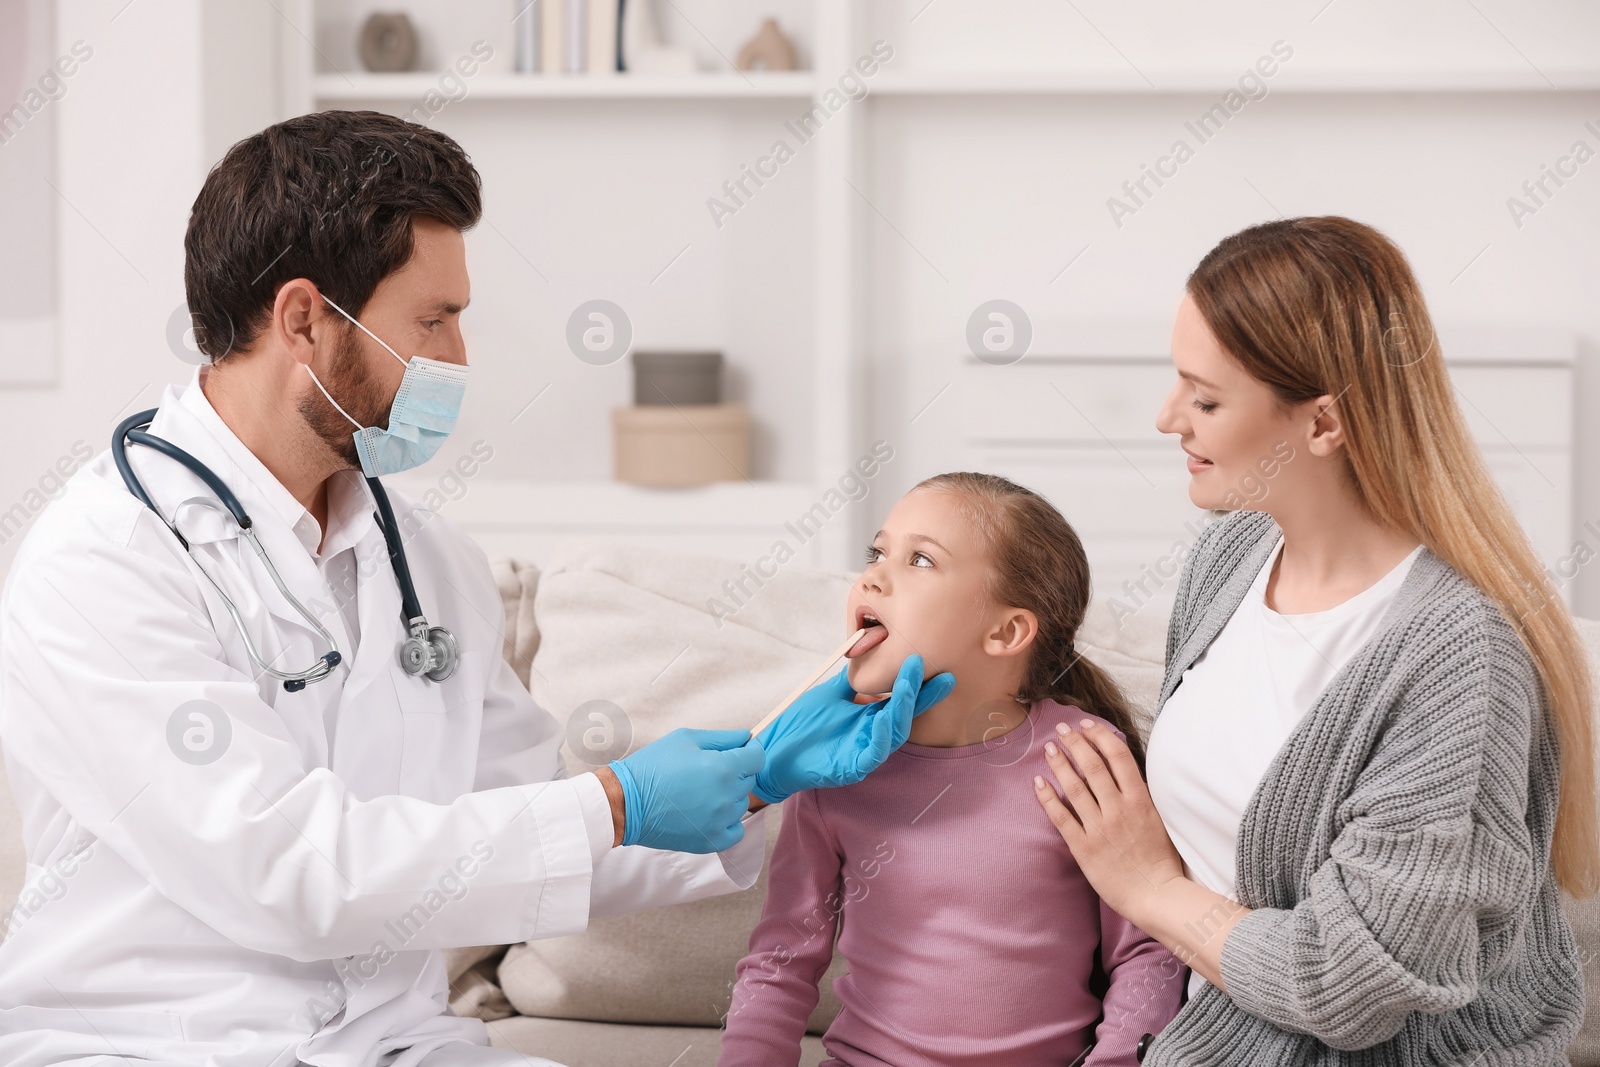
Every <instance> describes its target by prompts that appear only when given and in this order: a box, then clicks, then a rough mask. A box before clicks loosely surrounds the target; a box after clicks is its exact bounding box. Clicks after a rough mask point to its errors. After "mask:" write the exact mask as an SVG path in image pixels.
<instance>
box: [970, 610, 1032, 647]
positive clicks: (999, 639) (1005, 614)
mask: <svg viewBox="0 0 1600 1067" xmlns="http://www.w3.org/2000/svg"><path fill="white" fill-rule="evenodd" d="M1038 633H1039V617H1038V616H1037V615H1035V614H1034V613H1033V612H1031V611H1029V610H1028V609H1027V608H1002V609H1000V612H999V613H998V615H997V618H996V621H995V624H994V626H993V627H992V628H991V629H990V630H989V632H988V633H987V634H985V635H984V638H983V651H984V652H985V653H987V654H988V655H991V656H1016V655H1020V654H1021V653H1022V652H1024V651H1026V650H1027V648H1028V646H1029V645H1031V644H1033V639H1034V637H1036V636H1037V635H1038Z"/></svg>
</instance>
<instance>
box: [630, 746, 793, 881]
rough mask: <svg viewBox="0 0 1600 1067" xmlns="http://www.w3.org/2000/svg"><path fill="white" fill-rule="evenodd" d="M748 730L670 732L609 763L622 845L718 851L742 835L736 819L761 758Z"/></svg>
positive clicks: (743, 809)
mask: <svg viewBox="0 0 1600 1067" xmlns="http://www.w3.org/2000/svg"><path fill="white" fill-rule="evenodd" d="M749 740H750V731H749V730H687V729H678V730H674V731H672V732H671V733H670V734H668V735H667V736H665V737H663V738H662V739H661V740H659V741H656V742H653V743H651V744H648V745H646V746H644V747H643V748H641V749H640V750H639V751H637V752H635V753H633V754H631V755H629V756H626V757H624V758H623V759H620V760H612V761H611V769H612V770H613V771H614V772H616V775H617V781H618V782H620V783H621V784H622V798H623V807H624V815H623V822H622V843H623V844H624V845H645V846H648V847H649V848H663V849H671V850H672V851H675V852H721V851H722V850H723V849H725V848H732V847H733V846H734V845H736V844H738V843H739V841H740V839H741V838H743V837H744V824H743V823H741V822H740V821H739V820H740V818H741V817H742V816H743V815H744V813H745V812H746V811H748V810H749V809H750V793H751V790H752V787H753V786H754V785H755V779H756V772H758V771H760V770H761V766H762V763H763V761H764V754H763V752H762V749H761V746H760V745H759V744H756V745H751V744H747V742H748V741H749Z"/></svg>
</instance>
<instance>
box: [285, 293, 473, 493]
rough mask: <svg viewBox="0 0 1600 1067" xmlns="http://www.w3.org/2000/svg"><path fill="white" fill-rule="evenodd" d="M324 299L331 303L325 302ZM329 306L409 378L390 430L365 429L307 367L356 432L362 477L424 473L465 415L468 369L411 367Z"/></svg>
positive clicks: (418, 362)
mask: <svg viewBox="0 0 1600 1067" xmlns="http://www.w3.org/2000/svg"><path fill="white" fill-rule="evenodd" d="M322 299H324V300H328V298H327V297H326V296H324V297H323V298H322ZM328 306H329V307H331V308H333V310H335V311H337V312H338V313H339V314H341V315H343V316H344V317H345V318H347V319H349V320H350V321H351V322H354V323H355V324H356V325H357V326H358V327H360V329H361V332H363V333H365V334H366V335H367V336H368V337H370V338H372V339H373V340H374V341H377V342H378V343H379V344H380V345H383V347H384V349H385V350H386V351H387V352H388V353H389V354H390V355H391V356H393V357H394V358H395V359H398V360H400V362H401V363H403V364H405V368H406V373H405V377H403V378H401V379H400V389H399V390H398V391H397V392H396V393H395V394H394V403H393V404H392V405H390V407H389V428H388V429H386V430H385V429H380V428H379V427H377V426H363V425H361V424H360V423H359V422H357V421H356V420H355V419H351V418H350V413H349V412H348V411H346V410H345V409H344V408H341V407H339V402H338V401H337V400H335V399H333V397H331V396H328V390H327V389H324V388H323V386H322V382H321V381H319V380H318V378H317V374H316V372H315V371H313V370H311V367H310V366H309V365H308V366H307V367H306V370H307V372H309V373H310V374H311V380H312V381H314V382H316V383H317V388H318V389H322V395H323V396H326V397H328V403H330V404H332V405H333V406H334V407H335V408H337V409H338V412H339V414H341V415H343V416H344V417H345V418H347V419H350V424H351V425H352V426H354V427H355V428H356V432H355V433H354V434H352V435H351V436H352V437H354V438H355V441H356V455H357V456H359V457H360V458H361V472H362V473H363V474H365V475H366V476H367V477H368V478H377V477H379V476H381V475H385V474H398V473H399V472H401V471H407V470H410V469H411V468H413V467H420V466H421V465H422V464H424V463H426V462H428V460H430V459H432V458H433V455H434V453H435V452H438V451H439V446H440V445H442V444H444V440H445V438H446V437H449V436H450V431H451V430H453V429H455V425H456V416H458V415H459V414H460V413H461V400H462V398H463V397H464V396H466V392H467V368H466V367H464V366H461V365H460V364H457V363H442V362H440V361H439V360H436V359H423V358H422V357H421V356H413V357H412V358H411V359H410V360H409V361H407V360H405V359H403V358H402V357H401V355H400V353H398V352H396V351H395V350H394V349H392V348H390V347H389V346H388V345H386V344H383V339H382V338H380V337H379V336H378V335H377V334H375V333H373V332H372V331H371V330H369V329H367V328H366V327H365V326H362V325H361V323H359V322H356V320H355V318H354V317H353V316H352V315H351V314H350V313H349V312H348V311H346V310H345V309H344V308H342V307H340V306H339V305H338V304H335V303H334V302H333V301H332V300H328Z"/></svg>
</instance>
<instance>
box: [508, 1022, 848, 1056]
mask: <svg viewBox="0 0 1600 1067" xmlns="http://www.w3.org/2000/svg"><path fill="white" fill-rule="evenodd" d="M489 1044H491V1045H493V1046H495V1047H496V1048H509V1049H515V1050H516V1051H518V1052H521V1053H522V1054H523V1055H525V1056H530V1057H533V1056H539V1057H544V1058H545V1059H547V1060H554V1061H556V1062H557V1063H561V1064H565V1065H566V1067H716V1063H717V1058H718V1056H719V1055H720V1054H721V1052H722V1031H721V1030H719V1029H717V1028H715V1027H709V1026H629V1025H626V1024H623V1023H590V1022H580V1021H577V1020H572V1019H532V1018H526V1017H523V1016H517V1017H516V1018H512V1019H506V1020H505V1021H503V1022H492V1023H490V1024H489ZM827 1058H828V1054H827V1052H826V1051H824V1050H823V1047H822V1039H821V1038H820V1037H814V1036H807V1037H804V1038H801V1040H800V1062H799V1067H817V1065H818V1064H820V1063H821V1062H822V1061H823V1060H825V1059H827ZM541 1062H543V1061H541Z"/></svg>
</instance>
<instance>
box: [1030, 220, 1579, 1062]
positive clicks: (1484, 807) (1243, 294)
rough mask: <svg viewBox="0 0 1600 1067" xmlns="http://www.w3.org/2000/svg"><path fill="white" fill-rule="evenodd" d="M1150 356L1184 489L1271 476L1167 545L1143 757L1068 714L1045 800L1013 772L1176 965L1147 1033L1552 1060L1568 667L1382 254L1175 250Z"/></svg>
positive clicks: (1428, 345)
mask: <svg viewBox="0 0 1600 1067" xmlns="http://www.w3.org/2000/svg"><path fill="white" fill-rule="evenodd" d="M1172 357H1173V362H1174V363H1175V364H1176V367H1177V371H1178V376H1179V380H1178V383H1177V384H1176V385H1175V386H1174V388H1173V390H1172V393H1171V394H1170V395H1169V396H1168V398H1167V400H1166V403H1165V404H1164V406H1163V407H1162V409H1161V412H1160V415H1159V417H1158V418H1157V423H1156V424H1157V426H1158V428H1159V429H1161V430H1162V432H1164V433H1174V434H1178V435H1179V437H1180V440H1181V442H1182V445H1183V449H1184V451H1185V452H1187V453H1188V454H1189V470H1190V473H1191V476H1192V477H1191V481H1190V489H1189V495H1190V497H1191V499H1193V501H1194V502H1195V503H1196V504H1197V505H1199V506H1201V507H1207V508H1223V507H1225V506H1233V504H1232V503H1231V501H1230V502H1229V503H1228V504H1226V505H1225V503H1224V501H1225V500H1228V499H1229V498H1230V497H1231V496H1233V494H1234V493H1235V492H1237V491H1239V488H1240V485H1241V482H1243V483H1244V484H1245V485H1249V484H1251V483H1250V482H1249V481H1248V479H1250V478H1252V477H1254V478H1256V479H1257V481H1258V483H1259V484H1264V485H1266V487H1267V491H1266V494H1265V495H1264V496H1262V497H1260V499H1259V500H1257V501H1256V502H1255V503H1254V504H1253V505H1251V510H1245V511H1239V512H1235V513H1233V514H1231V515H1228V516H1227V517H1225V518H1223V519H1221V520H1219V521H1217V522H1215V523H1213V524H1211V525H1210V526H1208V527H1207V528H1206V530H1205V531H1204V532H1203V533H1202V534H1201V535H1200V537H1199V538H1198V540H1197V541H1196V543H1195V545H1194V546H1193V549H1192V550H1191V552H1190V553H1189V555H1188V557H1187V559H1186V560H1185V563H1184V570H1183V574H1182V577H1181V578H1180V580H1179V586H1178V593H1177V601H1176V605H1175V607H1174V611H1173V615H1172V622H1171V625H1170V628H1169V630H1168V633H1167V667H1166V677H1165V680H1164V681H1163V683H1162V687H1161V696H1160V700H1159V702H1158V705H1159V707H1158V712H1157V716H1158V717H1157V720H1156V723H1155V726H1154V728H1153V731H1152V733H1151V736H1150V743H1149V755H1148V758H1147V765H1146V770H1147V773H1148V775H1149V786H1148V787H1147V786H1146V784H1145V781H1144V779H1143V778H1141V776H1140V773H1139V768H1138V766H1137V765H1136V763H1135V761H1134V759H1133V758H1132V756H1131V755H1130V754H1129V752H1128V750H1127V749H1126V748H1125V747H1124V746H1123V745H1122V744H1120V743H1119V742H1118V741H1117V740H1116V738H1114V737H1111V736H1107V733H1106V731H1105V730H1104V729H1103V728H1095V727H1093V726H1090V725H1088V724H1087V723H1086V724H1085V727H1084V729H1083V730H1082V731H1081V732H1080V731H1068V732H1067V733H1066V734H1064V735H1063V738H1062V749H1057V748H1056V747H1055V746H1054V745H1051V746H1047V755H1046V759H1047V762H1048V771H1049V773H1051V774H1052V775H1053V776H1054V777H1055V779H1056V781H1057V782H1058V783H1059V784H1060V786H1061V791H1062V796H1063V797H1064V798H1065V803H1063V802H1062V799H1061V798H1059V797H1058V796H1057V794H1056V791H1055V789H1054V788H1053V787H1052V786H1050V785H1048V784H1047V783H1046V781H1045V779H1044V778H1043V777H1040V778H1038V779H1036V781H1035V786H1036V788H1037V791H1038V799H1039V802H1040V804H1041V805H1042V806H1043V807H1044V809H1045V810H1046V812H1047V813H1048V814H1049V815H1050V817H1051V820H1052V821H1053V822H1054V823H1055V825H1056V827H1057V828H1058V829H1059V830H1060V831H1061V835H1062V837H1063V838H1065V839H1066V841H1067V843H1068V845H1069V846H1071V848H1072V851H1073V853H1074V855H1075V856H1076V857H1077V859H1078V862H1079V864H1080V865H1081V866H1082V868H1083V870H1084V872H1085V874H1086V875H1087V876H1088V878H1089V880H1090V882H1091V883H1093V885H1094V887H1095V888H1096V889H1097V890H1098V891H1099V892H1100V894H1101V896H1102V897H1103V898H1104V899H1105V900H1106V901H1107V902H1108V903H1109V904H1110V905H1111V906H1112V907H1113V908H1115V909H1116V910H1117V911H1119V912H1121V913H1122V914H1123V915H1125V916H1126V917H1127V918H1128V919H1130V920H1131V921H1133V922H1134V923H1136V924H1138V925H1139V926H1141V927H1143V928H1144V929H1145V930H1146V931H1148V932H1149V933H1151V934H1152V935H1154V936H1155V937H1157V938H1158V939H1160V940H1161V942H1162V943H1163V944H1165V945H1167V946H1168V948H1170V949H1171V950H1172V951H1173V952H1174V953H1175V954H1176V955H1178V956H1179V958H1181V959H1183V960H1184V961H1185V962H1187V963H1188V964H1189V965H1190V966H1191V967H1192V968H1193V971H1194V977H1193V978H1192V980H1191V983H1190V986H1191V996H1190V1000H1189V1002H1188V1003H1187V1005H1186V1006H1185V1007H1184V1009H1183V1011H1182V1012H1181V1013H1180V1014H1179V1015H1178V1017H1177V1018H1176V1019H1175V1020H1174V1021H1173V1022H1172V1024H1171V1025H1170V1026H1169V1027H1168V1028H1167V1029H1166V1030H1165V1031H1163V1032H1162V1033H1161V1034H1160V1035H1159V1036H1158V1037H1157V1039H1156V1040H1155V1042H1154V1043H1153V1044H1152V1045H1151V1047H1150V1050H1149V1053H1148V1055H1147V1056H1146V1057H1145V1062H1146V1064H1151V1065H1156V1067H1161V1065H1166V1064H1228V1065H1239V1064H1270V1065H1272V1067H1281V1065H1283V1064H1353V1063H1364V1064H1417V1065H1422V1064H1430V1065H1431V1064H1445V1063H1460V1064H1469V1063H1477V1062H1483V1063H1490V1062H1493V1063H1514V1064H1550V1063H1565V1062H1566V1055H1565V1049H1566V1045H1567V1043H1568V1041H1569V1040H1570V1039H1571V1037H1572V1035H1573V1033H1574V1032H1575V1031H1576V1029H1577V1027H1578V1023H1579V1020H1580V1019H1581V1017H1582V1012H1583V998H1582V992H1581V990H1582V980H1581V976H1580V970H1579V964H1578V955H1577V949H1576V945H1575V943H1574V941H1573V937H1572V932H1571V930H1570V929H1569V927H1568V925H1567V923H1566V920H1565V919H1564V918H1563V916H1562V912H1561V907H1560V903H1559V900H1558V896H1557V886H1558V885H1559V886H1562V887H1564V888H1566V889H1568V890H1569V891H1571V892H1573V893H1576V894H1579V895H1587V894H1589V893H1592V892H1594V890H1595V888H1596V882H1597V873H1600V872H1597V867H1600V858H1597V850H1596V798H1595V780H1594V764H1593V737H1592V728H1591V726H1590V720H1589V715H1590V711H1589V695H1590V680H1589V677H1588V672H1587V668H1586V665H1585V661H1584V657H1583V654H1582V650H1581V647H1580V645H1579V643H1578V639H1577V636H1576V633H1575V631H1574V628H1573V625H1572V621H1571V619H1570V617H1569V616H1568V614H1567V612H1566V610H1565V609H1564V608H1563V606H1562V605H1561V602H1560V601H1559V600H1557V599H1556V597H1555V593H1554V590H1553V589H1552V588H1551V586H1550V583H1549V581H1548V580H1547V578H1546V575H1545V573H1544V570H1543V568H1542V567H1541V565H1540V564H1539V562H1538V560H1537V559H1536V557H1535V556H1534V554H1533V552H1532V550H1531V549H1530V548H1529V545H1528V542H1527V540H1526V538H1525V537H1524V536H1523V534H1522V532H1521V530H1520V528H1519V527H1518V526H1517V524H1516V522H1515V520H1514V519H1513V518H1512V516H1511V514H1510V512H1509V510H1508V509H1507V507H1506V504H1505V502H1504V500H1503V499H1502V497H1501V495H1500V494H1499V492H1498V491H1497V490H1496V489H1495V488H1494V486H1493V484H1492V482H1491V481H1490V479H1489V477H1488V475H1487V473H1486V472H1485V469H1484V464H1483V461H1482V459H1481V457H1480V455H1479V453H1478V451H1477V449H1476V447H1475V446H1474V444H1473V443H1472V441H1471V439H1470V437H1469V436H1468V434H1467V430H1466V427H1465V425H1464V422H1463V419H1462V417H1461V413H1460V410H1459V409H1458V408H1457V406H1456V402H1455V399H1454V396H1453V393H1452V388H1451V385H1450V380H1449V377H1448V375H1447V373H1446V371H1445V367H1444V363H1443V360H1442V357H1441V355H1440V353H1439V349H1438V345H1437V342H1436V338H1435V334H1434V329H1433V325H1432V323H1431V321H1430V319H1429V316H1428V311H1427V308H1426V307H1425V306H1424V304H1423V300H1422V296H1421V293H1420V291H1419V289H1418V286H1417V283H1416V280H1415V278H1414V277H1413V276H1412V274H1411V270H1410V268H1409V267H1408V266H1407V264H1406V261H1405V258H1404V257H1403V256H1402V255H1401V253H1400V250H1399V249H1398V248H1396V247H1395V246H1394V244H1393V243H1391V242H1390V241H1389V240H1388V239H1387V238H1385V237H1384V236H1383V235H1381V234H1379V233H1378V232H1377V231H1375V230H1373V229H1371V228H1370V227H1367V226H1364V225H1361V224H1360V223H1356V222H1352V221H1350V220H1348V219H1343V218H1336V217H1328V218H1300V219H1289V220H1285V221H1280V222H1272V223H1267V224H1265V225H1261V226H1254V227H1251V228H1250V229H1247V230H1244V231H1243V232H1241V233H1238V234H1235V235H1234V236H1232V237H1229V238H1227V239H1226V240H1224V241H1223V242H1222V243H1221V244H1219V245H1218V246H1217V247H1216V248H1215V249H1213V250H1212V251H1211V252H1210V253H1209V254H1208V255H1207V256H1206V257H1205V258H1204V259H1203V260H1202V261H1201V262H1200V265H1199V266H1198V267H1197V268H1196V269H1195V271H1194V273H1193V274H1192V275H1191V276H1190V278H1189V281H1188V285H1187V293H1186V295H1185V296H1184V299H1183V301H1182V303H1181V304H1180V305H1179V308H1178V312H1177V320H1176V325H1175V327H1174V330H1173V335H1172ZM1491 414H1492V413H1491ZM1263 476H1269V477H1268V478H1267V480H1265V481H1262V478H1263ZM1063 749H1064V751H1065V752H1066V753H1070V754H1071V756H1072V757H1073V761H1074V762H1075V763H1076V764H1077V767H1078V768H1079V769H1080V770H1081V774H1080V773H1079V772H1078V771H1075V770H1074V769H1073V767H1072V766H1071V765H1069V763H1068V762H1067V760H1066V759H1065V758H1064V755H1063ZM1152 798H1153V799H1152ZM1491 1050H1493V1051H1491ZM1479 1053H1485V1054H1486V1055H1484V1056H1483V1057H1482V1058H1481V1059H1480V1057H1479Z"/></svg>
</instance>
